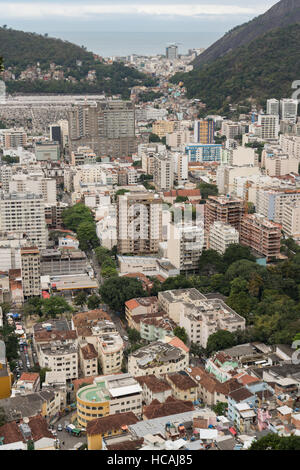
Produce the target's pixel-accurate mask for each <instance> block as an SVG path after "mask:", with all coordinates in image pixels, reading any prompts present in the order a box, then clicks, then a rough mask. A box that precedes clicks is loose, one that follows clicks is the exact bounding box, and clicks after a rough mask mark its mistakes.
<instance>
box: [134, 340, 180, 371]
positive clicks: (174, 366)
mask: <svg viewBox="0 0 300 470" xmlns="http://www.w3.org/2000/svg"><path fill="white" fill-rule="evenodd" d="M169 340H170V338H169V339H168V338H167V337H166V338H165V340H164V341H156V342H154V343H151V344H149V345H148V346H144V347H142V348H140V349H138V350H137V351H135V352H133V353H131V354H130V355H129V357H128V372H129V373H130V374H132V375H133V376H135V377H138V376H140V375H153V374H154V375H162V374H167V373H168V372H177V371H180V370H184V369H185V368H186V367H187V366H188V364H189V349H188V347H187V346H185V344H184V343H183V342H182V341H181V340H179V338H177V337H176V336H175V337H174V338H172V339H171V340H170V341H169ZM167 341H168V342H167Z"/></svg>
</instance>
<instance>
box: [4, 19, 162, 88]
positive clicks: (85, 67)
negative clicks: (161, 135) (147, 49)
mask: <svg viewBox="0 0 300 470" xmlns="http://www.w3.org/2000/svg"><path fill="white" fill-rule="evenodd" d="M0 57H3V63H4V67H5V69H6V70H8V69H10V70H11V71H12V72H13V73H14V74H15V76H16V79H17V80H9V81H8V82H7V90H8V92H10V93H13V92H22V93H102V92H105V93H107V94H122V96H123V97H128V96H129V94H130V88H131V87H133V86H136V85H144V86H153V85H155V84H156V81H155V80H153V79H152V78H151V77H149V76H147V75H145V74H142V73H140V72H138V71H137V70H135V69H133V68H130V67H125V66H124V65H123V64H121V63H113V64H105V63H101V62H100V61H99V60H97V58H95V57H94V54H93V53H92V52H88V51H87V50H86V48H84V47H80V46H77V45H75V44H72V43H70V42H68V41H63V40H61V39H54V38H49V37H47V36H42V35H40V34H36V33H26V32H23V31H16V30H13V29H7V28H3V27H2V28H0ZM77 61H80V62H81V65H80V66H78V65H77ZM37 63H39V67H40V69H41V70H44V71H47V70H48V69H49V67H50V64H51V63H55V64H56V66H58V67H59V69H60V70H62V71H63V72H64V75H65V77H68V76H72V77H73V78H74V79H75V80H77V82H75V83H72V82H71V81H66V80H48V81H43V80H22V81H21V80H18V78H19V76H20V73H21V72H22V71H24V70H25V69H27V68H28V67H30V66H33V67H35V66H37ZM89 70H95V71H96V81H95V82H91V83H90V82H87V81H86V76H87V73H88V71H89Z"/></svg>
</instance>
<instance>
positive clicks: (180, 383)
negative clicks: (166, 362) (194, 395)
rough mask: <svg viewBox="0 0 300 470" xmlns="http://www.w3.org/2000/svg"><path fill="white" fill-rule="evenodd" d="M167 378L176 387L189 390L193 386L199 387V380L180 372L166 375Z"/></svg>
mask: <svg viewBox="0 0 300 470" xmlns="http://www.w3.org/2000/svg"><path fill="white" fill-rule="evenodd" d="M166 379H167V380H168V381H169V382H170V381H171V382H172V383H173V384H174V385H175V387H177V388H179V389H180V390H189V389H191V388H195V387H198V384H197V382H196V381H195V380H194V379H192V378H191V377H189V376H188V375H187V374H180V373H179V372H175V373H171V374H167V375H166Z"/></svg>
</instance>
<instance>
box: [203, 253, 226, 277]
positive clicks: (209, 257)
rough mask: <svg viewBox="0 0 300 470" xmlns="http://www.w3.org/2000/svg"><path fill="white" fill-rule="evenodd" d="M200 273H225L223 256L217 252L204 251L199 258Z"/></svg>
mask: <svg viewBox="0 0 300 470" xmlns="http://www.w3.org/2000/svg"><path fill="white" fill-rule="evenodd" d="M198 266H199V271H200V273H201V274H204V275H210V276H212V275H213V274H217V273H223V272H224V270H225V265H224V262H223V258H222V256H221V255H220V254H219V253H218V252H217V251H215V250H204V251H203V252H202V254H201V256H200V258H199V265H198Z"/></svg>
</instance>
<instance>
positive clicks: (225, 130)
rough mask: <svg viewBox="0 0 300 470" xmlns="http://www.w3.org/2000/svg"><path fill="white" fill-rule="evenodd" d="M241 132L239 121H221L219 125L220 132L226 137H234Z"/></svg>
mask: <svg viewBox="0 0 300 470" xmlns="http://www.w3.org/2000/svg"><path fill="white" fill-rule="evenodd" d="M240 133H241V125H240V123H239V122H232V121H223V122H222V127H221V134H222V135H225V136H226V139H234V138H235V137H236V136H237V135H239V134H240Z"/></svg>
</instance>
